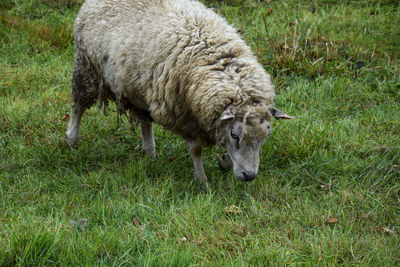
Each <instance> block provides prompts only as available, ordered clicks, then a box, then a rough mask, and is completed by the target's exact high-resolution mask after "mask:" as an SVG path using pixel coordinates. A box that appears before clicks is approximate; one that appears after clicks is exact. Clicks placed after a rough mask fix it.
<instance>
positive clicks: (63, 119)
mask: <svg viewBox="0 0 400 267" xmlns="http://www.w3.org/2000/svg"><path fill="white" fill-rule="evenodd" d="M68 118H69V114H68V113H65V115H64V117H63V118H62V121H66V120H67V119H68Z"/></svg>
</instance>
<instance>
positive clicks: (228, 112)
mask: <svg viewBox="0 0 400 267" xmlns="http://www.w3.org/2000/svg"><path fill="white" fill-rule="evenodd" d="M235 114H236V109H235V107H234V106H232V105H230V106H228V107H227V108H226V109H225V111H224V112H223V113H222V115H221V121H223V120H229V119H232V118H234V117H235Z"/></svg>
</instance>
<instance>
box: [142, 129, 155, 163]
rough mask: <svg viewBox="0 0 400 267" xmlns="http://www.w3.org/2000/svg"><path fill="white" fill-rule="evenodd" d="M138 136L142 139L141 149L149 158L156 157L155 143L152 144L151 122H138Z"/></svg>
mask: <svg viewBox="0 0 400 267" xmlns="http://www.w3.org/2000/svg"><path fill="white" fill-rule="evenodd" d="M140 136H141V137H142V148H143V151H144V153H145V154H146V155H148V156H149V157H156V156H157V154H156V143H155V142H154V133H153V126H152V124H151V122H148V121H140Z"/></svg>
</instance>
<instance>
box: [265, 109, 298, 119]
mask: <svg viewBox="0 0 400 267" xmlns="http://www.w3.org/2000/svg"><path fill="white" fill-rule="evenodd" d="M269 111H270V112H271V114H272V116H274V118H275V119H287V120H290V119H294V118H295V117H292V116H289V115H288V114H286V113H285V112H283V111H282V110H280V109H277V108H275V107H271V108H269Z"/></svg>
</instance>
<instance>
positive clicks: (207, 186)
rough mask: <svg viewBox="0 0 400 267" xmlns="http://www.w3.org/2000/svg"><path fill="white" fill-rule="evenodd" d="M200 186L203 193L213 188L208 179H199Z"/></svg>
mask: <svg viewBox="0 0 400 267" xmlns="http://www.w3.org/2000/svg"><path fill="white" fill-rule="evenodd" d="M199 186H200V190H201V192H202V193H208V192H210V190H211V188H210V184H209V183H208V181H199Z"/></svg>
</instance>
